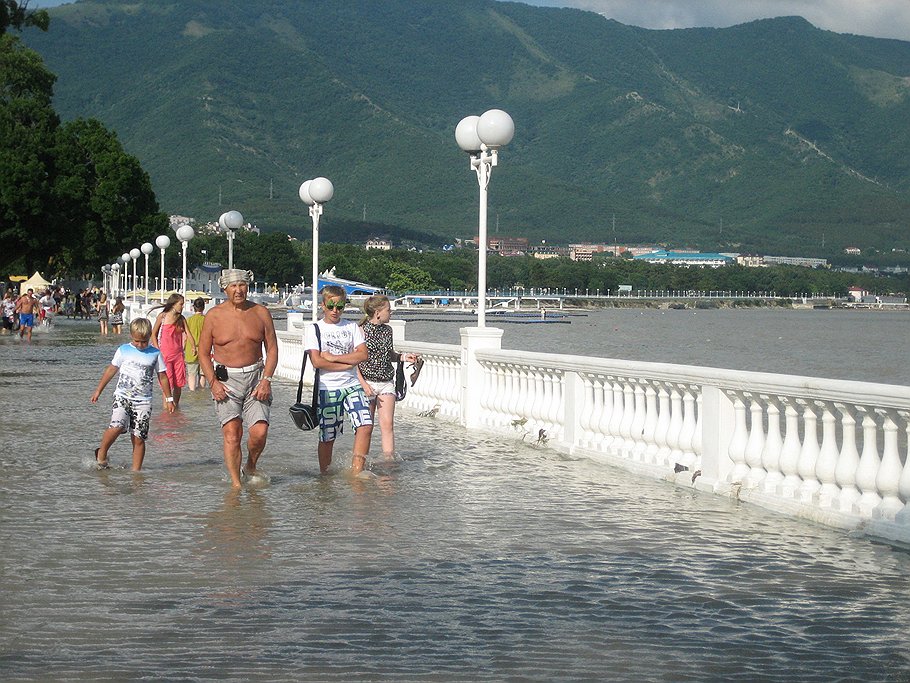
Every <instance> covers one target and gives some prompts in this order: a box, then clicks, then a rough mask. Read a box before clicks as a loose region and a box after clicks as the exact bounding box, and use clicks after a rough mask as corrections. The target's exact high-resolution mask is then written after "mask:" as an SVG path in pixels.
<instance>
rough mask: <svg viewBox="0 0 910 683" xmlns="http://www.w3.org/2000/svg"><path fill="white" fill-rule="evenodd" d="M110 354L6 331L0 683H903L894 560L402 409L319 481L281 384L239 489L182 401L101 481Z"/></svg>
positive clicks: (199, 415)
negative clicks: (101, 392)
mask: <svg viewBox="0 0 910 683" xmlns="http://www.w3.org/2000/svg"><path fill="white" fill-rule="evenodd" d="M410 330H411V328H410V327H409V334H408V336H409V338H415V339H416V338H420V336H419V335H417V334H411V332H410ZM617 336H618V331H617V333H616V334H615V335H614V337H613V339H614V340H615V339H616V338H617ZM122 341H125V336H124V337H121V338H120V339H114V338H111V337H108V338H101V337H99V336H98V335H97V332H96V326H95V325H94V324H91V323H84V324H83V323H73V322H63V323H61V324H60V325H59V326H58V327H57V329H54V330H53V331H51V332H43V331H42V332H41V333H36V335H35V340H34V341H33V342H32V343H31V344H25V343H21V342H19V341H18V340H16V339H12V338H9V337H0V395H2V396H3V397H4V399H5V400H4V403H5V404H6V405H7V418H6V419H4V420H3V421H2V422H0V464H2V466H3V472H4V474H5V476H4V478H3V480H2V483H0V510H2V513H0V514H2V518H0V532H2V545H3V549H4V552H3V554H2V559H0V563H2V564H0V566H2V571H0V590H2V595H3V602H4V604H3V609H2V620H0V671H2V672H3V679H4V680H11V681H38V680H41V681H44V680H98V679H107V680H127V679H136V678H141V677H148V678H163V679H183V680H270V681H276V680H287V681H291V680H354V679H370V680H388V681H403V680H414V681H425V680H440V681H441V680H446V681H448V680H465V681H467V680H478V679H482V680H539V681H549V680H628V681H648V680H654V681H669V680H672V681H680V680H698V681H703V680H730V679H733V678H736V679H741V680H742V679H745V680H757V679H760V680H771V681H796V680H798V681H830V680H838V679H842V680H864V681H885V680H907V679H908V678H910V660H908V654H907V653H908V651H910V649H908V645H910V643H908V640H910V635H908V634H910V589H908V585H910V582H908V580H907V578H908V575H910V554H908V553H905V552H903V551H899V550H894V549H892V548H890V547H888V546H884V545H878V544H874V543H871V542H870V541H868V540H866V539H863V538H856V537H853V536H851V535H850V534H846V533H844V532H840V531H837V530H835V529H830V528H825V527H821V526H817V525H814V524H810V523H806V522H800V521H797V520H794V519H789V518H787V517H783V516H780V515H776V514H773V513H770V512H766V511H763V510H761V509H759V508H756V507H753V506H748V505H742V504H739V503H737V502H736V501H733V500H729V499H725V498H720V497H715V496H712V495H706V494H701V493H698V492H696V491H692V490H681V489H678V488H675V487H673V486H670V485H667V484H665V483H661V482H657V481H650V480H643V479H641V478H638V477H636V476H634V475H631V474H628V473H626V472H622V471H618V470H614V469H612V468H610V467H606V466H604V465H600V464H596V463H593V462H590V461H588V460H584V459H579V460H575V459H571V458H568V457H566V456H561V455H559V454H557V453H554V452H552V451H549V450H547V449H542V448H536V447H534V446H532V445H530V444H527V443H522V442H520V441H519V440H518V439H515V440H503V439H502V438H498V437H491V436H489V435H485V434H480V435H479V434H477V433H473V432H468V431H466V430H464V429H463V428H461V427H460V426H458V425H456V424H452V423H449V422H445V421H442V420H434V419H430V418H423V417H419V416H418V415H416V414H414V413H412V412H408V411H402V412H401V413H400V415H399V419H398V421H397V428H396V432H397V434H396V436H397V437H398V438H397V441H398V447H399V454H400V460H399V461H397V462H395V463H393V464H385V463H382V462H381V461H380V462H376V461H374V462H372V463H371V472H372V476H370V477H367V478H365V479H351V478H349V477H348V476H346V474H345V472H344V469H343V465H342V463H344V464H346V463H347V462H348V461H349V458H347V457H346V453H347V452H349V450H350V434H347V435H345V437H343V439H342V440H341V441H340V442H339V445H338V447H337V449H336V454H337V457H336V467H335V468H334V469H333V472H332V473H331V474H330V475H329V476H325V477H322V476H319V474H318V466H317V463H316V457H315V451H316V435H315V434H314V433H311V432H310V433H304V432H299V431H297V430H296V429H295V428H294V427H293V426H292V424H291V421H290V418H289V417H288V416H287V406H288V405H290V404H291V403H292V402H293V400H294V394H295V392H296V385H292V384H291V383H290V382H276V385H275V394H276V398H275V403H274V408H273V417H274V419H273V427H272V430H271V434H270V440H269V445H268V447H267V449H266V451H265V455H264V456H263V460H262V463H261V467H262V471H263V472H264V473H266V474H267V475H268V478H269V482H268V483H267V484H262V485H256V486H249V485H248V486H246V487H245V488H244V489H243V490H242V491H239V492H235V491H232V490H231V489H230V487H229V485H228V482H227V478H226V475H225V473H224V467H223V464H222V459H221V445H220V436H219V431H218V428H217V425H216V421H215V418H214V414H213V411H212V407H211V401H210V400H209V398H208V395H207V394H206V393H200V394H197V395H187V396H186V397H185V400H184V403H183V404H182V408H183V409H182V410H181V411H180V412H179V413H177V414H175V415H173V416H168V415H165V414H162V411H161V410H160V403H157V402H156V404H155V408H156V412H155V415H154V418H153V423H152V429H151V438H150V441H149V447H148V455H147V457H146V464H145V468H144V470H143V472H142V473H139V474H134V473H131V472H129V471H128V469H127V467H128V461H129V447H128V445H127V443H126V441H125V440H124V439H121V440H120V441H118V443H117V445H116V446H115V447H114V449H113V451H112V454H111V459H112V462H113V464H114V465H115V468H114V469H113V470H111V471H106V472H98V471H95V470H94V469H93V468H92V466H91V457H92V450H93V449H94V448H95V446H96V445H97V442H98V440H99V438H100V435H101V432H102V430H103V429H104V427H105V426H106V424H107V420H108V417H109V397H110V388H109V389H108V391H107V392H106V394H105V398H104V399H103V400H102V401H100V402H99V403H98V404H97V405H92V404H91V403H90V402H89V396H90V395H91V392H92V390H93V388H94V386H95V385H96V383H97V381H98V377H99V376H100V374H101V372H102V370H103V369H104V367H105V366H106V365H107V364H108V363H109V361H110V358H111V356H112V355H113V352H114V349H115V347H116V345H117V344H118V343H121V342H122Z"/></svg>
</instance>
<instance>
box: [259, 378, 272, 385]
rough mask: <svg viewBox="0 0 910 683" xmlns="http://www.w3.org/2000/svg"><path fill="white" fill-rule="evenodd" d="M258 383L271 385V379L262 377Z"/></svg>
mask: <svg viewBox="0 0 910 683" xmlns="http://www.w3.org/2000/svg"><path fill="white" fill-rule="evenodd" d="M260 381H261V382H268V383H269V384H271V383H272V378H271V377H263V378H262V379H261V380H260Z"/></svg>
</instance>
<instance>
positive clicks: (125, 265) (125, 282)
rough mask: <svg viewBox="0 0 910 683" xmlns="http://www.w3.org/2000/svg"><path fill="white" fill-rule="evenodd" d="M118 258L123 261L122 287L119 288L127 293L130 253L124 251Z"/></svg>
mask: <svg viewBox="0 0 910 683" xmlns="http://www.w3.org/2000/svg"><path fill="white" fill-rule="evenodd" d="M120 260H121V261H122V262H123V289H122V290H121V292H122V293H123V294H129V289H130V268H129V265H128V264H129V262H130V255H129V254H128V253H126V252H124V253H122V254H121V255H120ZM128 298H129V297H127V299H128Z"/></svg>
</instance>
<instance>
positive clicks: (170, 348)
mask: <svg viewBox="0 0 910 683" xmlns="http://www.w3.org/2000/svg"><path fill="white" fill-rule="evenodd" d="M156 308H157V307H156ZM152 310H154V309H152ZM187 339H189V340H190V341H191V342H192V346H193V347H194V348H195V346H196V342H195V340H194V339H193V336H192V335H190V334H187V329H186V321H185V320H184V319H183V297H182V296H180V295H179V294H171V295H170V296H169V297H168V300H167V301H165V302H164V307H163V308H162V310H161V313H159V314H158V317H157V318H156V320H155V327H154V328H153V329H152V344H153V345H154V346H157V347H158V349H159V350H160V351H161V356H162V358H164V365H165V367H166V369H167V379H168V382H169V383H170V385H171V393H172V394H173V396H174V408H177V407H178V406H179V405H180V393H181V389H182V388H183V387H185V386H186V361H185V360H184V356H183V346H184V343H186V341H187ZM166 408H167V406H165V409H166Z"/></svg>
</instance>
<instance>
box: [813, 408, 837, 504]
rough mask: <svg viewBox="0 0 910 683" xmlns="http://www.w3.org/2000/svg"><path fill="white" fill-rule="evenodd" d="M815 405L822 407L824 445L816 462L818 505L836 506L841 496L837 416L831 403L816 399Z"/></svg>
mask: <svg viewBox="0 0 910 683" xmlns="http://www.w3.org/2000/svg"><path fill="white" fill-rule="evenodd" d="M815 405H817V406H818V407H819V408H821V409H822V446H821V449H820V450H819V452H818V461H817V462H816V463H815V477H816V479H818V481H819V483H820V484H821V488H820V489H819V490H818V505H819V507H823V508H830V507H834V505H835V503H836V502H837V499H838V497H839V496H840V488H839V487H838V486H837V461H838V458H839V456H840V453H839V451H838V449H837V433H836V424H837V418H836V417H834V412H833V411H832V410H831V406H830V404H828V403H826V402H824V401H816V402H815Z"/></svg>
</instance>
